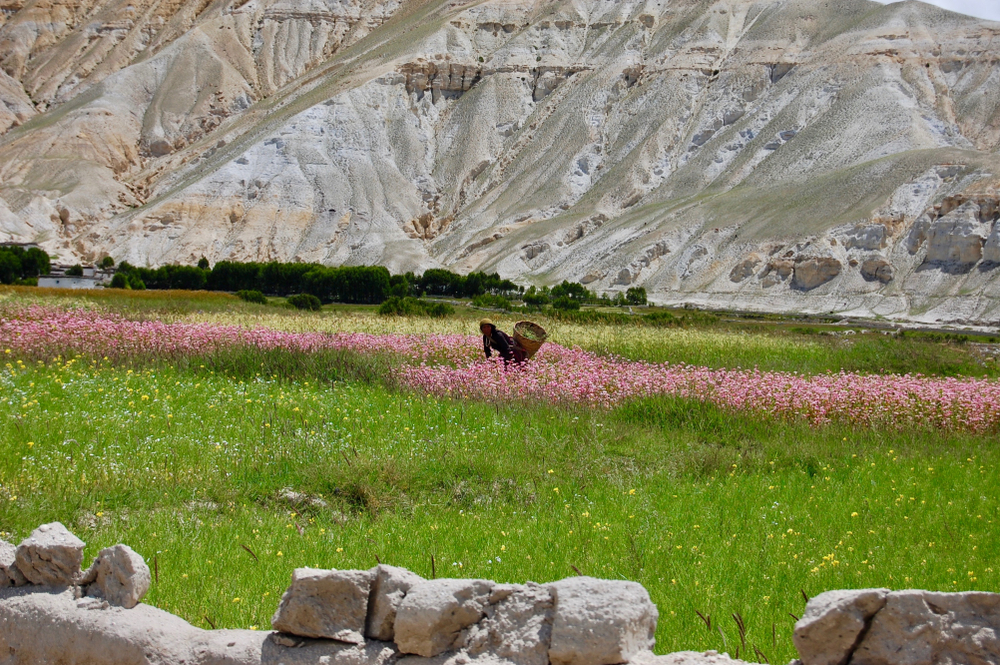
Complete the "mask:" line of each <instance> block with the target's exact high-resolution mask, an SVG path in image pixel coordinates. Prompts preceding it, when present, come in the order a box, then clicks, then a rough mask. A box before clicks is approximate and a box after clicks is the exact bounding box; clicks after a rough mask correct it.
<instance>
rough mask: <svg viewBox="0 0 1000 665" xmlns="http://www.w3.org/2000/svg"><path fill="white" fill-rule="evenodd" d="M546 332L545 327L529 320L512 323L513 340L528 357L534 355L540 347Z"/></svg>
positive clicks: (546, 334)
mask: <svg viewBox="0 0 1000 665" xmlns="http://www.w3.org/2000/svg"><path fill="white" fill-rule="evenodd" d="M546 337H548V333H546V332H545V328H543V327H541V326H540V325H538V324H537V323H532V322H531V321H518V322H517V323H516V324H515V325H514V341H515V342H517V343H518V345H519V346H520V347H521V348H522V349H524V350H525V352H526V353H527V355H528V357H529V358H530V357H531V356H533V355H535V353H537V352H538V349H540V348H542V344H544V343H545V338H546Z"/></svg>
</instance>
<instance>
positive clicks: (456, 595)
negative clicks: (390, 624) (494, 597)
mask: <svg viewBox="0 0 1000 665" xmlns="http://www.w3.org/2000/svg"><path fill="white" fill-rule="evenodd" d="M493 586H494V584H493V582H490V581H488V580H453V579H442V580H426V581H424V582H421V583H419V584H416V585H414V586H413V587H412V588H411V589H410V592H409V593H407V594H406V597H405V598H403V600H402V602H401V603H400V604H399V607H398V608H397V610H396V624H395V639H396V646H397V647H399V650H400V651H402V652H403V653H414V654H417V655H420V656H424V657H426V658H429V657H431V656H436V655H438V654H440V653H444V652H445V651H448V650H449V649H453V648H456V646H460V644H459V643H460V642H461V637H462V631H463V630H465V629H466V628H468V627H469V626H471V625H472V624H474V623H476V622H478V621H479V620H480V619H482V618H483V617H484V616H485V615H486V611H485V610H486V606H487V604H488V603H489V597H490V593H491V592H492V590H493Z"/></svg>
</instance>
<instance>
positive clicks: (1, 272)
mask: <svg viewBox="0 0 1000 665" xmlns="http://www.w3.org/2000/svg"><path fill="white" fill-rule="evenodd" d="M49 270H50V262H49V255H48V254H46V253H45V252H44V251H43V250H41V249H38V248H37V247H31V248H30V249H25V248H24V247H18V246H17V245H3V246H0V284H19V283H24V282H28V283H33V282H32V280H35V279H37V278H38V276H39V275H47V274H48V273H49Z"/></svg>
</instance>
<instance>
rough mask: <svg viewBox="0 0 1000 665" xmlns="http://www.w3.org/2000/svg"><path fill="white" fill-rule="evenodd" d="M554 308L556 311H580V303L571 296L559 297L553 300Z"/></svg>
mask: <svg viewBox="0 0 1000 665" xmlns="http://www.w3.org/2000/svg"><path fill="white" fill-rule="evenodd" d="M552 307H553V308H554V309H562V310H569V309H580V301H579V300H573V299H572V298H570V297H569V296H559V297H558V298H553V299H552Z"/></svg>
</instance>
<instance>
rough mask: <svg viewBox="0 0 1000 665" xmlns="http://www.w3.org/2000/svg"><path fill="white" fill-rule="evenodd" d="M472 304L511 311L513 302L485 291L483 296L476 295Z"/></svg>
mask: <svg viewBox="0 0 1000 665" xmlns="http://www.w3.org/2000/svg"><path fill="white" fill-rule="evenodd" d="M472 304H473V305H474V306H475V307H488V308H493V309H502V310H504V311H505V312H506V311H510V308H511V304H510V301H509V300H507V299H506V298H504V297H503V296H495V295H492V294H489V293H484V294H483V295H481V296H476V297H475V298H473V299H472Z"/></svg>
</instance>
